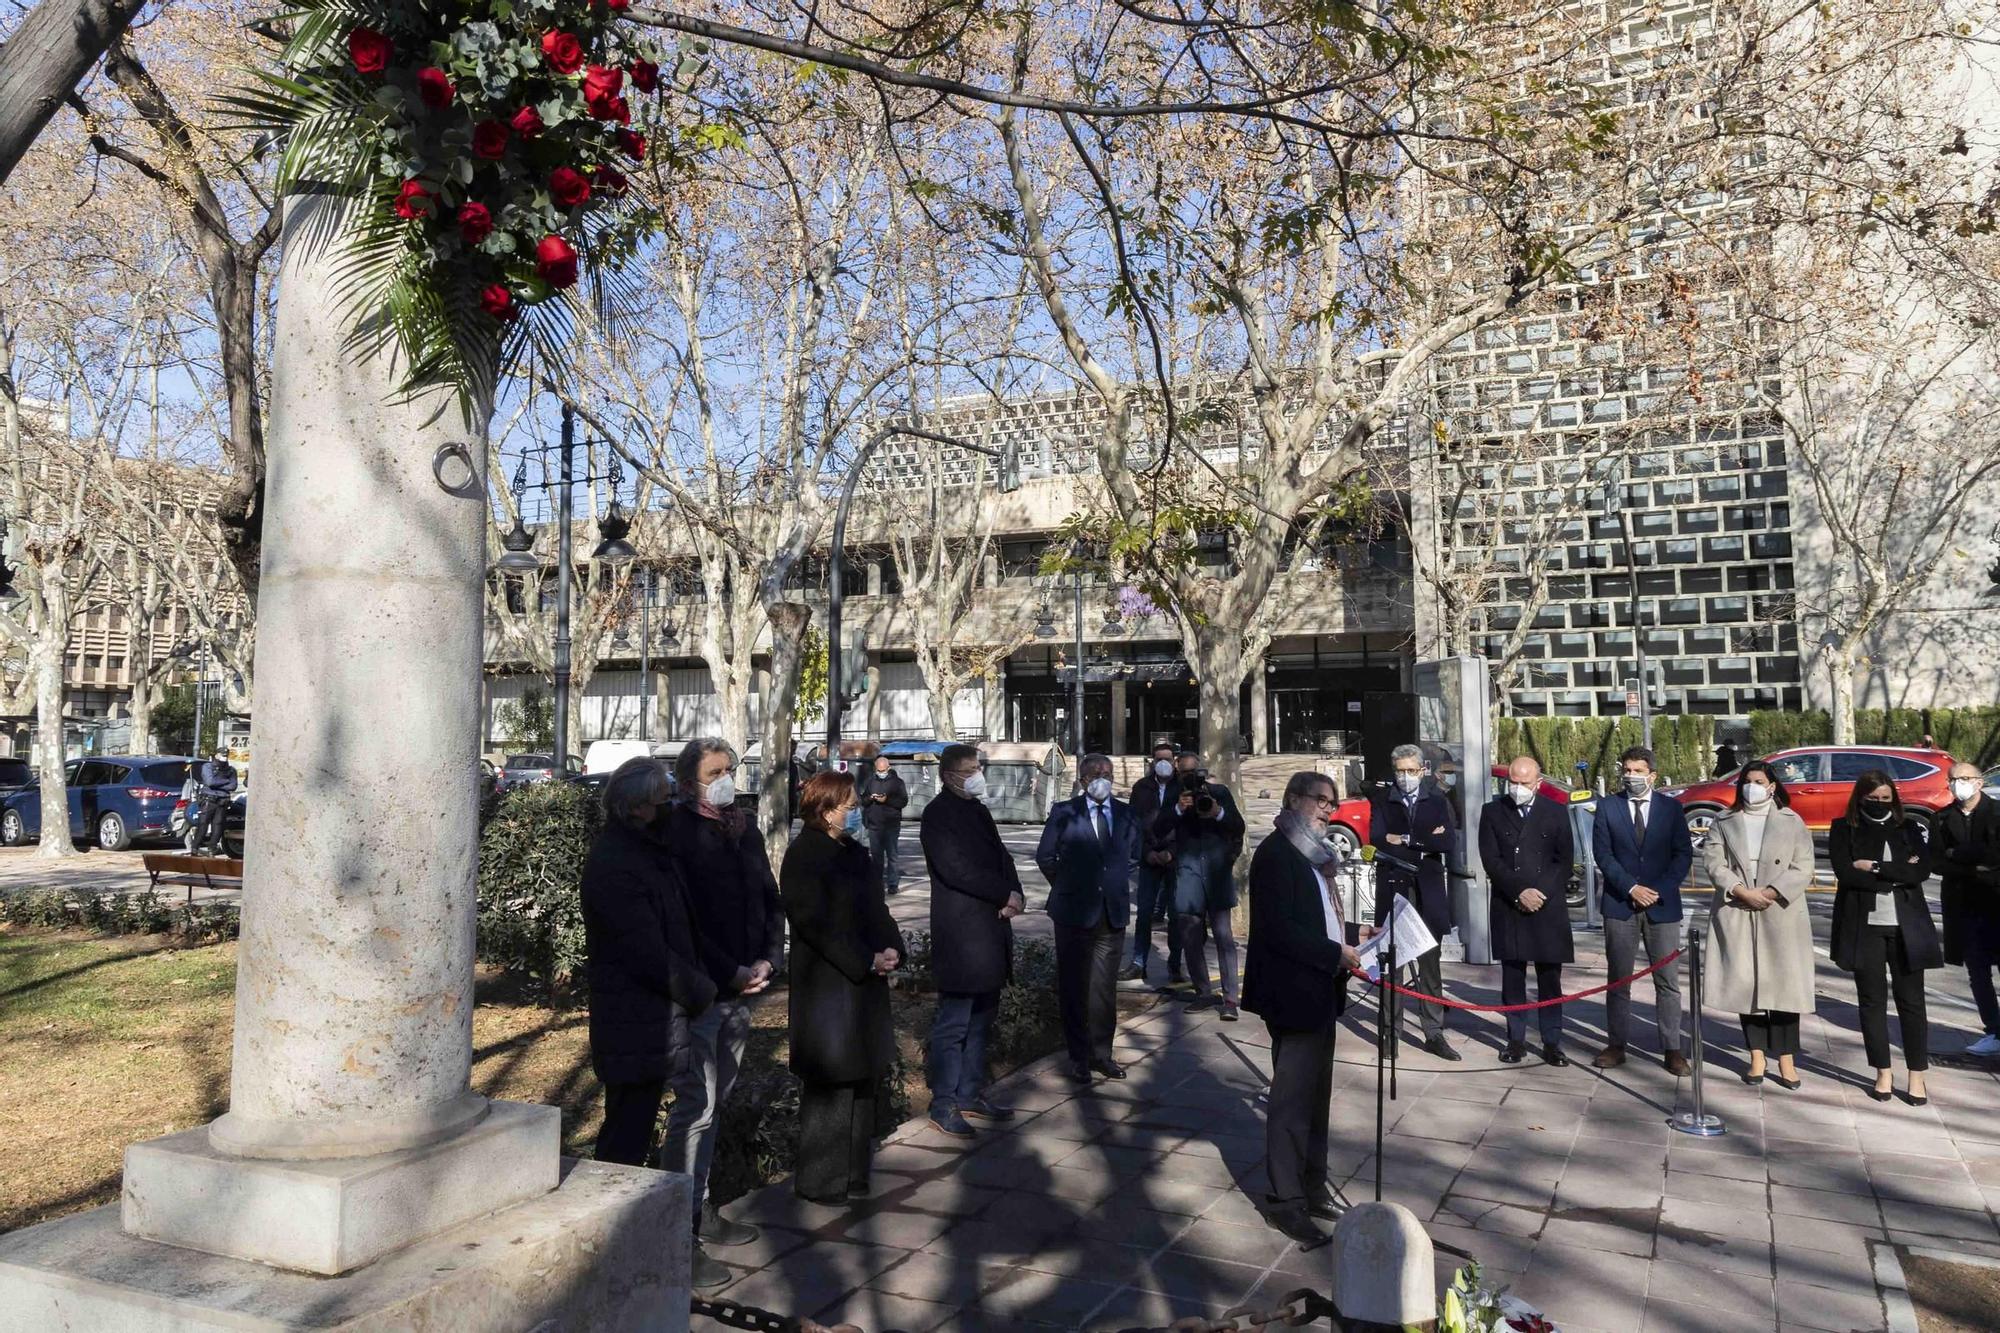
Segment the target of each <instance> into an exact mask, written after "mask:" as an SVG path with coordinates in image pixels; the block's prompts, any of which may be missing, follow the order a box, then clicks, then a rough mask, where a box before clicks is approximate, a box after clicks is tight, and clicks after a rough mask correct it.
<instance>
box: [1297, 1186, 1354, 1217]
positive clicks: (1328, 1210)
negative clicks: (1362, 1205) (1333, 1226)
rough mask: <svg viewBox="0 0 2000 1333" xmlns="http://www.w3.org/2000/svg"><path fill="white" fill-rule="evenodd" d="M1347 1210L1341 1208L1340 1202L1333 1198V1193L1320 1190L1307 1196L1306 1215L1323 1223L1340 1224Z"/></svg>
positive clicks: (1327, 1190)
mask: <svg viewBox="0 0 2000 1333" xmlns="http://www.w3.org/2000/svg"><path fill="white" fill-rule="evenodd" d="M1346 1211H1347V1210H1346V1209H1344V1208H1342V1207H1341V1206H1340V1200H1338V1199H1336V1198H1334V1197H1333V1191H1332V1190H1329V1189H1320V1190H1318V1191H1316V1192H1314V1193H1311V1194H1308V1195H1306V1215H1307V1216H1308V1217H1316V1218H1319V1219H1320V1220H1321V1221H1322V1222H1338V1221H1339V1220H1340V1215H1341V1214H1342V1213H1344V1212H1346Z"/></svg>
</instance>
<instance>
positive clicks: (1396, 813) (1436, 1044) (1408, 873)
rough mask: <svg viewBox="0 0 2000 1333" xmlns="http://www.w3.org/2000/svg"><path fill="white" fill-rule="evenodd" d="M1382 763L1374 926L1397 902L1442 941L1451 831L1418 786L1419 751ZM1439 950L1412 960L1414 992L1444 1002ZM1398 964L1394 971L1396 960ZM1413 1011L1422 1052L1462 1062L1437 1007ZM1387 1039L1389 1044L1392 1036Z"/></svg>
mask: <svg viewBox="0 0 2000 1333" xmlns="http://www.w3.org/2000/svg"><path fill="white" fill-rule="evenodd" d="M1389 762H1390V764H1391V765H1392V766H1393V767H1394V769H1395V777H1394V779H1393V781H1392V782H1391V783H1390V785H1389V788H1388V789H1387V790H1386V791H1379V792H1377V793H1376V794H1375V796H1374V797H1373V800H1372V808H1371V809H1370V811H1369V815H1368V841H1369V842H1370V843H1371V844H1373V845H1374V847H1375V919H1376V920H1377V921H1387V920H1388V919H1389V913H1390V910H1391V909H1392V908H1394V907H1395V905H1396V898H1397V896H1398V895H1400V896H1402V897H1404V898H1407V899H1409V900H1410V906H1412V907H1414V908H1416V909H1417V915H1418V916H1420V917H1422V918H1423V922H1424V925H1425V927H1426V928H1427V929H1429V931H1430V932H1431V934H1432V935H1433V936H1435V937H1436V938H1438V939H1439V940H1442V939H1443V938H1444V937H1445V934H1446V933H1447V932H1448V931H1450V929H1451V924H1452V922H1451V891H1450V888H1449V887H1448V885H1447V883H1446V879H1445V858H1446V857H1447V856H1448V855H1449V854H1450V853H1451V851H1452V849H1453V847H1454V845H1455V844H1456V842H1457V839H1458V827H1457V823H1456V821H1454V820H1453V819H1452V815H1451V803H1450V802H1449V801H1447V800H1446V799H1445V796H1444V793H1443V792H1441V791H1439V790H1438V789H1437V787H1436V786H1434V785H1433V784H1431V783H1429V782H1426V781H1425V780H1424V754H1423V751H1421V750H1419V749H1418V748H1417V747H1416V746H1414V745H1398V746H1397V747H1396V748H1395V749H1394V750H1391V751H1390V752H1389ZM1442 950H1443V946H1442V945H1433V946H1432V947H1430V948H1428V949H1426V950H1424V951H1423V952H1422V953H1421V954H1418V955H1417V958H1416V967H1417V981H1416V988H1417V989H1418V990H1420V991H1422V992H1423V993H1424V994H1426V995H1442V994H1444V991H1443V990H1442V989H1441V988H1442V986H1443V985H1444V973H1443V969H1442V968H1441V967H1440V966H1439V962H1440V959H1441V957H1442ZM1397 963H1398V965H1399V966H1400V965H1401V963H1402V959H1400V958H1398V959H1397ZM1414 1004H1415V1007H1416V1010H1417V1021H1418V1022H1419V1023H1421V1024H1422V1025H1423V1030H1424V1049H1425V1050H1426V1051H1429V1052H1430V1053H1431V1054H1432V1055H1435V1056H1436V1057H1437V1058H1438V1059H1440V1060H1458V1059H1461V1058H1462V1057H1461V1056H1460V1055H1459V1053H1458V1052H1457V1051H1455V1050H1453V1049H1452V1048H1451V1043H1450V1042H1448V1041H1446V1040H1445V1039H1444V1006H1443V1005H1442V1004H1437V1003H1433V1002H1432V1001H1429V1000H1418V1001H1415V1002H1414ZM1390 1035H1391V1039H1392V1040H1393V1039H1394V1035H1395V1034H1393V1033H1392V1034H1390Z"/></svg>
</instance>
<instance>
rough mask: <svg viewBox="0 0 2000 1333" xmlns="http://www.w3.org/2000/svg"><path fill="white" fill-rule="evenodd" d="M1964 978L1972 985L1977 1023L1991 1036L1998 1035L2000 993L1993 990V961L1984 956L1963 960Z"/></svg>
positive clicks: (1999, 1029)
mask: <svg viewBox="0 0 2000 1333" xmlns="http://www.w3.org/2000/svg"><path fill="white" fill-rule="evenodd" d="M1965 979H1966V981H1967V983H1968V984H1970V985H1971V987H1972V1002H1973V1003H1974V1004H1975V1005H1977V1006H1979V1025H1980V1026H1981V1027H1982V1028H1984V1029H1985V1030H1986V1034H1987V1035H1988V1036H1991V1037H2000V995H1996V994H1995V993H1994V990H1993V963H1992V961H1991V960H1989V959H1986V958H1967V959H1966V960H1965Z"/></svg>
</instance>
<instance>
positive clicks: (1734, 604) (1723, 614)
mask: <svg viewBox="0 0 2000 1333" xmlns="http://www.w3.org/2000/svg"><path fill="white" fill-rule="evenodd" d="M1749 613H1750V608H1749V606H1748V605H1747V603H1746V601H1745V599H1744V598H1741V597H1711V598H1709V599H1708V618H1709V620H1710V621H1711V622H1713V623H1716V624H1722V625H1726V624H1731V623H1734V622H1737V621H1741V620H1744V619H1747V618H1748V616H1749ZM1762 618H1763V617H1761V616H1760V617H1759V619H1762Z"/></svg>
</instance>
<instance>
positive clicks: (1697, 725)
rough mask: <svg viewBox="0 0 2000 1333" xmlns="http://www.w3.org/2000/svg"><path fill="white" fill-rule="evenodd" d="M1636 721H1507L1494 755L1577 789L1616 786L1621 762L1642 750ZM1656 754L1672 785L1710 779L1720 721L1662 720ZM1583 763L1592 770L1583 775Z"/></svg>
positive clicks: (1657, 723)
mask: <svg viewBox="0 0 2000 1333" xmlns="http://www.w3.org/2000/svg"><path fill="white" fill-rule="evenodd" d="M1643 734H1644V733H1643V731H1642V729H1641V728H1640V726H1639V719H1638V718H1636V717H1528V718H1515V717H1503V718H1501V719H1500V724H1499V726H1498V727H1496V728H1495V729H1494V733H1493V739H1494V755H1495V758H1496V759H1497V760H1498V761H1499V762H1500V763H1503V764H1504V763H1508V762H1510V761H1512V760H1514V759H1516V758H1518V757H1520V756H1521V755H1524V754H1525V755H1532V756H1533V757H1534V758H1535V759H1536V760H1537V761H1539V762H1540V764H1541V766H1542V772H1544V773H1545V774H1547V775H1548V776H1549V777H1551V778H1553V779H1555V780H1556V781H1558V782H1566V783H1568V784H1570V785H1571V786H1586V787H1587V786H1591V785H1593V784H1594V783H1595V782H1596V781H1597V779H1599V778H1603V779H1604V781H1605V782H1606V783H1607V784H1608V783H1611V782H1613V781H1615V780H1616V777H1617V768H1618V756H1619V755H1621V754H1623V753H1624V752H1625V751H1626V750H1628V749H1630V748H1631V747H1632V746H1634V745H1637V744H1639V742H1640V737H1641V736H1642V735H1643ZM1653 750H1654V753H1655V754H1656V755H1657V756H1658V758H1659V765H1660V773H1661V775H1662V777H1663V778H1665V779H1666V780H1668V781H1671V782H1694V781H1697V780H1699V779H1701V778H1705V777H1707V776H1708V775H1709V772H1710V770H1711V769H1712V768H1713V767H1714V758H1715V719H1714V718H1712V717H1705V716H1695V715H1656V716H1655V717H1654V718H1653ZM1579 763H1581V764H1584V765H1585V766H1586V767H1585V768H1583V769H1581V770H1579V769H1578V768H1577V765H1578V764H1579Z"/></svg>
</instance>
